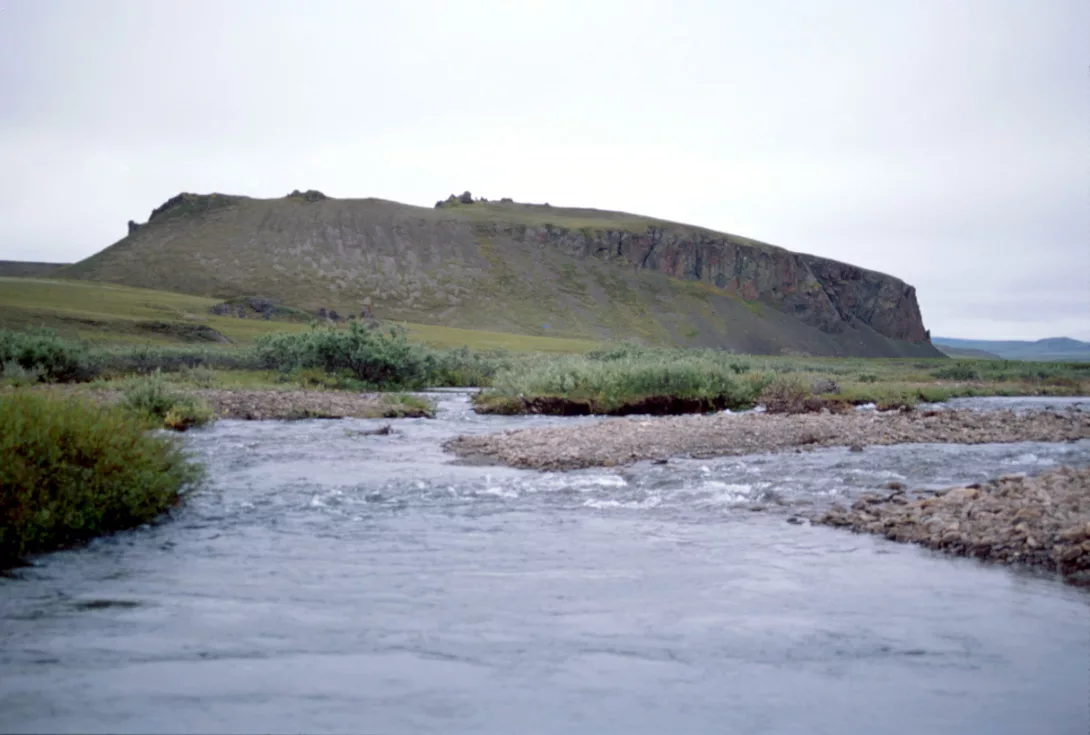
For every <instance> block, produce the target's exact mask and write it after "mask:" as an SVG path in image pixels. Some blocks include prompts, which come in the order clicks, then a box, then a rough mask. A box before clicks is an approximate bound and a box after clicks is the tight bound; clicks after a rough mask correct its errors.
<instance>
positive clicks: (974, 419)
mask: <svg viewBox="0 0 1090 735" xmlns="http://www.w3.org/2000/svg"><path fill="white" fill-rule="evenodd" d="M1086 438H1090V413H1086V412H1079V411H1075V410H1069V411H1064V412H1058V411H1035V412H1014V411H1009V410H1006V411H989V412H978V411H966V410H942V411H912V412H878V411H852V412H850V413H844V414H832V413H829V414H825V413H821V414H803V415H784V414H767V413H749V414H728V413H720V414H713V415H704V416H677V417H669V418H647V417H641V418H625V419H610V420H605V421H601V422H597V423H593V424H583V425H579V426H561V427H548V428H530V429H520V430H517V431H507V432H504V433H499V434H486V435H476V436H474V435H462V436H458V437H455V438H453V439H451V440H449V441H447V442H446V443H445V444H444V448H445V449H446V450H447V451H450V452H453V453H454V454H456V455H458V456H459V457H460V458H462V459H463V460H464V461H467V462H472V463H480V464H504V465H509V466H511V467H520V468H527V469H537V470H575V469H581V468H585V467H612V466H618V465H625V464H631V463H634V462H638V461H641V460H666V459H669V458H671V457H714V456H722V455H744V454H758V453H764V452H777V451H787V450H799V451H801V450H803V449H812V448H816V447H831V446H850V447H852V448H853V449H860V450H862V449H863V448H864V447H866V446H868V445H886V444H905V443H930V442H935V443H953V444H984V443H1007V442H1019V441H1044V442H1060V441H1075V440H1078V439H1086Z"/></svg>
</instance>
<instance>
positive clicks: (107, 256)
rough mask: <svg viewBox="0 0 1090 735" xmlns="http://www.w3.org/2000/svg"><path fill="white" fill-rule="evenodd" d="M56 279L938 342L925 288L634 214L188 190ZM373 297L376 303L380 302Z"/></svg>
mask: <svg viewBox="0 0 1090 735" xmlns="http://www.w3.org/2000/svg"><path fill="white" fill-rule="evenodd" d="M128 230H129V231H128V235H127V236H126V237H124V238H122V239H121V240H120V241H118V242H117V243H115V244H114V245H112V246H110V247H108V248H106V249H105V250H103V251H101V252H99V253H97V254H95V255H93V256H91V257H90V258H88V259H86V260H84V261H82V262H80V263H76V264H74V265H72V266H69V267H67V268H65V269H64V271H63V273H59V274H58V275H60V276H62V277H67V278H85V279H89V280H96V281H108V282H113V283H121V284H125V285H130V286H143V287H147V288H156V289H162V290H169V291H178V292H182V293H194V294H200V295H205V296H213V297H217V298H230V297H232V296H265V297H276V298H278V299H280V300H281V301H283V302H284V303H285V304H289V305H292V306H297V307H301V308H305V309H309V310H312V311H316V310H317V309H319V308H327V309H328V308H332V309H336V310H337V311H339V312H341V313H356V312H359V311H360V309H361V308H362V305H363V304H365V303H366V304H368V305H370V306H373V309H374V313H375V315H376V316H379V317H380V318H389V319H398V320H404V321H410V322H423V323H433V324H444V325H448V326H457V327H468V328H473V329H491V330H497V331H507V332H519V333H528V334H559V335H568V336H580V337H592V338H609V339H618V338H622V339H640V340H645V341H647V342H650V343H659V344H678V345H685V346H703V347H720V348H725V349H731V350H736V351H738V352H751V353H803V354H813V355H860V356H906V357H907V356H913V357H915V356H920V357H926V356H939V355H940V354H941V353H939V352H938V351H937V350H936V349H935V348H934V347H933V346H932V345H931V344H930V341H929V337H928V333H927V330H926V329H924V325H923V321H922V319H921V317H920V310H919V306H918V304H917V302H916V294H915V291H914V289H913V288H912V287H911V286H907V285H905V283H903V282H902V281H900V280H898V279H896V278H894V277H892V276H887V275H884V274H881V273H875V272H873V271H868V270H865V269H862V268H858V267H856V266H852V265H848V264H846V263H839V262H836V261H832V260H828V259H825V258H819V257H815V256H811V255H804V254H801V253H795V252H791V251H789V250H785V249H783V248H779V247H775V246H772V245H768V244H765V243H761V242H758V241H755V240H750V239H747V238H743V237H738V236H736V235H729V234H724V233H717V232H712V231H710V230H706V229H702V228H697V227H692V226H689V225H683V224H678V223H671V222H665V221H662V220H656V219H652V218H647V217H641V216H638V215H632V214H626V213H622V212H605V211H601V210H593V209H570V208H560V207H550V206H548V205H528V204H519V203H516V202H511V201H501V202H484V201H481V200H474V199H473V198H472V197H471V196H470V195H469V194H468V192H467V193H466V194H464V195H462V196H461V197H453V198H452V199H449V200H447V201H445V202H442V203H440V206H439V207H437V208H423V207H413V206H408V205H404V204H399V203H397V202H390V201H384V200H379V199H333V198H329V197H326V196H325V195H323V194H322V193H321V192H317V191H306V192H298V191H296V192H292V193H291V194H289V195H288V196H285V197H282V198H279V199H251V198H248V197H241V196H233V195H224V194H211V195H199V194H179V195H178V196H176V197H172V198H171V199H170V200H168V201H167V202H166V203H164V204H163V205H161V206H160V207H157V208H156V209H155V210H154V211H153V212H152V214H151V216H150V217H149V218H148V221H147V222H146V223H144V224H137V223H135V222H130V223H129V228H128ZM370 306H369V308H370Z"/></svg>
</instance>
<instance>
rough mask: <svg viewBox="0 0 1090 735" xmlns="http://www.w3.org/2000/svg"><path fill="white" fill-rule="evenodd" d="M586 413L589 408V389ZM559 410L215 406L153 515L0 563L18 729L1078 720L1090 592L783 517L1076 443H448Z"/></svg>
mask: <svg viewBox="0 0 1090 735" xmlns="http://www.w3.org/2000/svg"><path fill="white" fill-rule="evenodd" d="M593 420H596V419H577V421H593ZM558 422H572V419H555V418H545V417H480V416H476V415H474V414H472V412H470V411H468V406H467V404H466V401H465V400H464V397H462V396H459V395H451V394H447V395H445V396H443V410H442V413H441V415H440V418H439V419H437V420H434V421H427V420H415V419H406V420H399V421H395V422H393V423H394V427H395V429H396V432H395V433H393V434H391V435H389V436H360V435H359V434H358V431H359V430H360V429H362V428H366V427H374V426H375V425H378V423H380V422H367V421H354V420H346V421H309V422H298V423H272V422H268V423H245V422H222V423H220V424H218V425H216V426H214V427H212V428H210V429H207V430H202V431H198V432H194V433H192V434H191V435H190V442H191V446H192V448H193V451H195V452H197V453H198V454H200V455H201V456H202V457H203V458H204V459H205V460H206V461H207V463H208V464H209V467H210V469H211V473H210V476H211V480H210V484H209V486H208V487H206V488H204V489H203V490H201V491H200V492H199V493H198V494H196V495H195V496H194V497H193V498H191V499H190V501H189V503H188V504H187V505H186V506H185V507H184V508H183V509H182V510H180V511H179V512H178V513H176V514H175V517H174V518H173V519H172V520H171V521H169V522H167V523H164V524H162V525H159V526H156V527H151V528H144V529H139V530H137V531H134V532H131V533H125V534H119V535H117V536H115V537H112V538H108V539H100V540H98V541H96V542H94V543H93V544H92V545H91V546H90V547H88V548H85V549H80V550H76V551H71V552H63V553H59V554H54V555H50V556H47V557H43V558H42V559H40V560H39V562H38V565H37V566H35V567H33V568H30V569H26V570H23V571H21V572H20V573H19V574H18V578H16V579H9V580H2V581H0V620H2V623H0V643H2V645H0V730H4V731H22V732H25V731H32V730H39V731H51V732H58V731H81V732H105V731H112V732H120V731H125V732H151V731H159V732H178V731H192V730H203V731H213V732H224V731H246V732H252V731H266V732H287V731H303V730H305V731H310V732H318V731H340V732H414V733H415V732H452V731H454V732H459V731H474V732H662V731H664V730H668V729H673V730H676V731H682V732H755V733H756V732H760V733H800V732H802V733H855V732H858V733H874V732H892V733H917V732H930V733H954V732H958V733H962V732H988V733H1043V732H1053V733H1062V732H1071V733H1083V732H1086V731H1087V729H1088V727H1090V722H1088V711H1087V707H1086V692H1087V691H1088V690H1090V672H1088V667H1087V665H1086V662H1087V660H1090V618H1088V611H1087V600H1088V598H1090V596H1088V595H1086V594H1085V593H1082V592H1079V591H1077V590H1074V589H1071V588H1067V587H1064V586H1062V585H1060V584H1059V583H1058V582H1056V581H1055V580H1053V579H1051V578H1047V577H1043V576H1040V575H1035V574H1032V573H1025V572H1015V571H1011V570H1009V569H1002V568H997V567H987V566H983V565H981V564H978V563H976V562H973V561H969V560H963V559H949V558H945V557H941V556H939V555H936V554H934V553H931V552H928V551H925V550H922V549H919V548H916V547H911V546H901V545H897V544H893V543H890V542H887V541H884V540H881V539H875V538H871V537H865V536H856V535H853V534H850V533H845V532H842V531H837V530H832V529H827V528H820V527H811V526H808V525H792V524H789V523H786V522H785V520H786V519H787V518H788V517H791V516H793V515H795V514H799V513H804V512H807V511H808V509H811V508H813V507H814V506H820V505H822V504H826V503H829V502H831V501H836V500H842V499H849V500H850V499H851V498H852V497H853V496H854V495H855V494H857V493H859V492H864V491H869V490H873V489H876V488H880V487H881V486H882V485H884V484H885V483H887V482H889V481H891V480H897V481H900V482H905V483H906V484H908V485H909V486H912V487H920V486H931V487H943V486H948V485H951V484H954V483H956V482H966V481H972V480H981V479H986V478H988V477H993V476H995V475H997V474H1003V473H1009V472H1030V473H1036V472H1040V471H1044V470H1046V469H1048V468H1050V467H1053V466H1057V465H1059V464H1073V465H1086V464H1090V441H1083V442H1076V443H1067V444H1060V445H1047V444H1020V445H984V446H977V447H951V446H940V445H914V446H905V447H873V448H867V450H866V451H865V452H863V453H851V452H848V451H846V450H841V449H827V450H821V451H816V452H810V453H801V454H795V453H788V454H781V455H762V456H754V457H730V458H724V459H720V460H675V461H671V462H670V463H668V464H666V465H653V464H640V465H637V466H634V467H629V468H623V469H609V470H592V471H581V472H576V473H568V474H564V473H538V472H531V471H523V470H512V469H507V468H497V467H469V466H462V465H459V464H456V463H454V462H453V461H452V458H451V457H449V456H447V455H445V454H444V453H443V452H442V451H441V450H440V448H439V443H440V442H441V441H442V440H443V439H445V438H446V437H448V436H451V435H452V434H455V433H466V432H474V431H495V430H501V429H504V428H513V427H520V426H526V425H545V424H550V423H558Z"/></svg>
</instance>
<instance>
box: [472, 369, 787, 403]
mask: <svg viewBox="0 0 1090 735" xmlns="http://www.w3.org/2000/svg"><path fill="white" fill-rule="evenodd" d="M766 382H767V379H766V378H765V377H764V375H763V374H750V375H747V376H745V378H741V377H739V376H736V375H735V374H734V373H733V372H732V371H731V370H730V369H729V368H727V367H726V366H724V365H722V364H720V363H718V362H716V361H714V360H712V359H708V358H701V357H690V358H688V359H670V358H669V357H665V356H654V355H652V356H649V357H643V358H631V357H629V358H618V359H611V360H608V361H602V360H601V358H600V357H599V358H597V359H595V358H591V357H582V356H580V357H575V356H569V357H560V358H555V359H553V360H550V361H543V362H538V363H531V364H529V365H526V366H520V367H518V368H517V369H505V370H502V371H501V372H499V373H497V375H496V377H495V378H494V379H493V381H492V385H493V394H492V395H498V396H506V397H525V398H533V397H542V396H552V397H563V398H565V399H569V400H572V401H582V402H586V403H587V404H589V405H590V406H591V407H592V409H593V410H594V412H596V413H608V412H613V411H615V410H617V409H619V408H621V407H623V406H624V405H626V404H632V403H637V402H639V401H641V400H643V399H649V398H672V399H706V400H708V401H710V402H714V403H717V404H720V405H722V406H724V407H727V408H743V407H748V406H751V405H753V402H754V400H755V399H756V397H757V395H758V393H759V392H760V391H761V389H762V388H763V387H764V384H765V383H766ZM482 400H485V401H487V400H488V399H487V398H485V399H482Z"/></svg>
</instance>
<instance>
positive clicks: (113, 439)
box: [0, 390, 201, 569]
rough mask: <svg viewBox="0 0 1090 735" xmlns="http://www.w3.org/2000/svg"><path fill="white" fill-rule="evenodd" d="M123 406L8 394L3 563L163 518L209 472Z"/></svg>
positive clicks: (0, 448) (2, 417) (1, 494)
mask: <svg viewBox="0 0 1090 735" xmlns="http://www.w3.org/2000/svg"><path fill="white" fill-rule="evenodd" d="M147 429H148V424H147V421H146V420H145V418H144V417H143V416H142V415H141V414H140V413H139V412H136V411H132V410H131V409H129V408H127V407H125V406H122V405H115V406H105V407H104V406H100V405H95V404H94V403H92V402H89V401H87V400H83V399H79V398H76V397H71V396H68V397H65V396H56V395H48V394H41V393H37V392H33V391H29V390H16V391H10V392H7V393H4V394H2V395H0V569H5V568H8V567H11V566H13V565H14V564H17V563H18V562H19V560H20V559H22V558H23V557H25V556H26V555H28V554H33V553H37V552H43V551H51V550H54V549H59V548H65V547H68V546H73V545H76V544H79V543H82V542H84V541H87V540H89V539H91V538H93V537H95V536H99V535H102V534H105V533H110V532H112V531H117V530H120V529H125V528H132V527H135V526H139V525H141V524H144V523H148V522H151V521H153V520H155V518H156V517H158V516H159V515H160V514H162V513H163V512H164V511H166V510H168V509H169V508H171V507H173V506H174V505H176V504H177V503H178V501H179V500H180V498H181V497H182V494H183V492H184V491H185V490H186V489H187V488H189V487H191V486H193V485H194V484H195V483H196V482H197V481H198V480H199V479H200V476H201V468H200V467H199V466H198V465H196V464H195V463H193V462H191V461H190V460H189V459H188V458H187V457H186V456H185V454H184V452H183V451H182V449H181V448H180V447H179V445H178V444H177V442H176V441H175V440H174V439H173V437H171V436H169V435H164V434H163V433H161V432H160V433H153V432H149V431H148V430H147Z"/></svg>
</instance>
